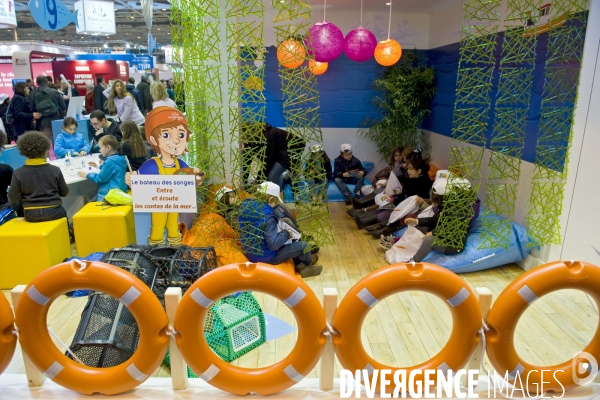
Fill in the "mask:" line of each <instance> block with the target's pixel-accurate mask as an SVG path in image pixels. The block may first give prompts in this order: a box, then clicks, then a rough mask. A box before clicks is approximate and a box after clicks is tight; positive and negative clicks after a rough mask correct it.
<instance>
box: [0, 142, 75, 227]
mask: <svg viewBox="0 0 600 400" xmlns="http://www.w3.org/2000/svg"><path fill="white" fill-rule="evenodd" d="M17 146H18V148H19V153H21V154H22V155H23V156H25V157H27V160H25V165H24V166H22V167H21V168H17V170H16V171H15V172H14V173H13V176H12V180H11V182H10V189H9V190H8V201H9V202H10V203H11V207H12V209H13V210H17V215H19V216H21V215H22V216H24V217H25V220H26V221H28V222H45V221H54V220H57V219H60V218H65V217H66V216H67V212H66V211H65V209H64V208H63V206H62V199H61V197H65V196H66V195H67V194H69V187H68V186H67V183H66V182H65V178H64V177H63V174H62V171H61V170H60V168H58V167H57V166H54V165H51V164H48V163H47V162H46V158H47V157H48V152H49V151H50V140H48V138H47V137H46V135H44V134H43V133H41V132H35V131H30V132H26V133H25V134H24V135H22V136H21V137H20V138H19V140H18V142H17Z"/></svg>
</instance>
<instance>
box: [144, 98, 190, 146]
mask: <svg viewBox="0 0 600 400" xmlns="http://www.w3.org/2000/svg"><path fill="white" fill-rule="evenodd" d="M172 122H175V123H177V124H181V125H183V126H185V127H186V129H187V127H188V123H187V120H186V119H185V116H184V115H183V114H182V113H181V112H180V111H179V110H177V109H176V108H173V107H167V106H161V107H158V108H155V109H153V110H152V111H150V112H149V113H148V115H147V116H146V125H145V126H144V129H145V131H146V140H148V141H149V140H150V136H152V131H153V130H154V129H155V128H157V127H159V126H161V125H165V124H168V123H172Z"/></svg>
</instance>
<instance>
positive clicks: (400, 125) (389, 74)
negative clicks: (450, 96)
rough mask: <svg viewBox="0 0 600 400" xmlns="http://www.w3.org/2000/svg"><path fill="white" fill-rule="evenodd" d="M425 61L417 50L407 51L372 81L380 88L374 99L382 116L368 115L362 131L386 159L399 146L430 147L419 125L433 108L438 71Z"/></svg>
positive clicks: (361, 133) (377, 88)
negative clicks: (432, 99)
mask: <svg viewBox="0 0 600 400" xmlns="http://www.w3.org/2000/svg"><path fill="white" fill-rule="evenodd" d="M424 64H425V63H424V60H423V58H422V57H421V56H420V55H419V54H418V53H417V52H416V51H405V52H404V54H403V55H402V59H401V60H400V63H398V64H396V65H394V66H392V67H389V68H386V69H385V71H384V72H383V74H382V75H381V77H380V78H378V79H376V80H375V81H374V82H373V85H374V87H375V89H376V90H378V91H379V92H381V94H380V95H379V96H377V97H376V98H375V99H373V102H374V104H375V106H376V107H377V108H378V109H379V112H380V113H381V115H382V117H381V119H371V118H368V119H366V120H365V121H364V123H363V124H364V126H365V128H363V129H361V130H360V135H361V136H362V137H365V138H368V139H371V140H372V141H373V142H375V144H377V148H378V152H379V154H381V155H382V158H383V159H389V157H390V156H391V152H392V150H393V149H394V147H396V146H416V147H422V148H424V149H425V150H427V149H428V148H429V146H428V144H427V143H426V142H425V140H424V137H423V133H422V131H421V130H420V129H419V125H420V124H421V122H422V121H423V119H425V117H426V116H427V115H428V114H429V113H430V112H431V111H430V109H429V107H430V106H429V104H430V101H431V98H432V97H433V94H434V93H435V86H434V84H433V80H434V77H435V73H434V70H433V68H428V67H426V66H424Z"/></svg>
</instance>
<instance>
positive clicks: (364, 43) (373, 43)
mask: <svg viewBox="0 0 600 400" xmlns="http://www.w3.org/2000/svg"><path fill="white" fill-rule="evenodd" d="M375 47H377V38H375V35H373V33H371V31H370V30H368V29H365V28H363V27H362V26H360V27H358V28H356V29H353V30H351V31H350V32H348V34H347V35H346V39H345V40H344V53H345V54H346V56H347V57H348V58H349V59H351V60H352V61H356V62H365V61H368V60H370V59H371V57H373V54H375Z"/></svg>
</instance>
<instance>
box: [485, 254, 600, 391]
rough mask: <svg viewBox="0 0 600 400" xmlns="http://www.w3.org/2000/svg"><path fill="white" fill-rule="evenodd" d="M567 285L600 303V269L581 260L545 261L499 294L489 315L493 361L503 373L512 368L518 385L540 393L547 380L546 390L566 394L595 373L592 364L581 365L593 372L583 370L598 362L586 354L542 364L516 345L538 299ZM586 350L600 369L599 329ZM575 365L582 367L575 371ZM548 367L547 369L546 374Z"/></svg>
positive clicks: (511, 377) (490, 355)
mask: <svg viewBox="0 0 600 400" xmlns="http://www.w3.org/2000/svg"><path fill="white" fill-rule="evenodd" d="M561 289H578V290H582V291H584V292H586V293H588V294H589V295H590V296H591V297H592V298H593V299H596V302H598V300H597V299H598V298H600V268H599V267H597V266H595V265H592V264H588V263H584V262H580V261H576V262H568V261H567V262H563V261H556V262H552V263H548V264H544V265H540V266H539V267H537V268H534V269H532V270H531V271H529V272H526V273H525V274H523V275H521V276H520V277H518V278H517V279H516V280H515V281H514V282H513V283H511V284H510V285H508V286H507V287H506V289H504V291H503V292H502V293H501V294H500V296H498V299H496V302H495V303H494V306H493V307H492V309H491V311H490V314H489V315H488V319H487V324H488V327H489V329H490V330H489V331H488V332H487V333H486V338H487V354H488V357H489V359H490V362H491V363H492V365H493V366H494V368H495V370H496V372H497V373H498V374H499V375H501V376H504V375H505V374H506V373H507V372H508V375H509V378H510V379H511V383H513V384H515V385H517V386H518V387H520V385H521V382H522V383H523V385H529V386H528V389H529V390H530V391H532V392H537V391H538V390H540V387H541V382H542V381H544V385H543V390H542V392H544V391H555V392H558V393H562V392H563V387H564V390H565V391H567V390H569V389H572V388H574V387H576V386H579V385H580V384H582V383H583V382H584V380H586V378H587V377H588V376H589V375H590V370H589V369H588V368H582V369H581V371H582V372H583V371H585V370H586V369H588V372H587V373H585V372H584V374H579V373H578V369H580V367H582V366H585V364H588V367H592V365H591V364H592V363H593V360H586V359H585V357H583V356H581V355H579V356H576V357H574V358H573V359H571V360H569V361H566V362H564V363H562V364H559V365H553V366H536V365H532V364H530V363H528V362H526V361H524V360H523V359H522V358H521V357H519V355H518V354H517V350H516V349H515V343H514V336H515V329H516V327H517V323H518V322H519V318H520V317H521V315H523V313H524V312H525V310H526V309H527V307H529V305H530V304H531V303H533V302H534V301H535V300H537V299H538V298H540V297H542V296H544V295H546V294H548V293H550V292H553V291H555V290H561ZM583 352H585V353H588V354H590V355H592V356H593V357H594V358H595V359H596V365H595V367H596V368H597V362H598V360H600V337H599V335H598V329H596V333H595V334H594V337H593V338H592V340H591V341H590V343H589V344H588V345H587V346H586V348H585V349H583ZM590 361H592V363H590ZM574 367H576V368H575V370H574ZM542 370H544V371H545V372H544V373H543V377H542V372H541V371H542ZM596 371H597V369H596ZM517 372H518V375H519V376H520V377H523V378H522V379H521V382H519V380H516V375H517ZM580 375H581V376H580ZM575 377H577V379H575ZM591 379H593V377H592V378H591ZM536 385H537V386H536Z"/></svg>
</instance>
